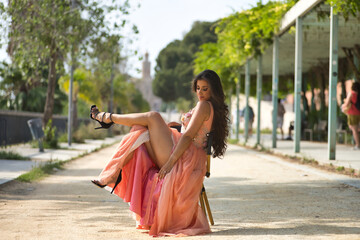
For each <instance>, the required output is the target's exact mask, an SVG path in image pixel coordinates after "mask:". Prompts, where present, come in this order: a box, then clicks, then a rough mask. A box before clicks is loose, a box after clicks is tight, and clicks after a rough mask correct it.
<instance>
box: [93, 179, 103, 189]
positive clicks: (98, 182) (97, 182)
mask: <svg viewBox="0 0 360 240" xmlns="http://www.w3.org/2000/svg"><path fill="white" fill-rule="evenodd" d="M91 182H92V183H93V184H95V185H96V186H98V187H99V188H104V187H106V185H103V184H101V182H100V181H99V180H91Z"/></svg>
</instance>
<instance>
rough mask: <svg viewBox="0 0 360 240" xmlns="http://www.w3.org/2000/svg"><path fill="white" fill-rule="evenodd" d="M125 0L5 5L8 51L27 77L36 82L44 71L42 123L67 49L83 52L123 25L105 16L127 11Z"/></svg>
mask: <svg viewBox="0 0 360 240" xmlns="http://www.w3.org/2000/svg"><path fill="white" fill-rule="evenodd" d="M128 8H129V3H128V1H124V2H123V3H122V4H115V2H114V1H112V3H111V5H110V6H108V5H107V4H106V3H103V2H102V1H87V0H82V1H81V0H69V1H64V0H36V1H35V0H30V1H29V0H16V1H15V0H11V1H9V4H8V6H7V7H6V8H5V11H6V13H7V16H8V18H9V19H11V24H10V27H9V30H8V33H9V36H8V38H9V44H8V52H9V54H10V56H11V59H12V62H13V63H14V64H15V65H17V66H18V67H19V68H20V69H21V70H22V71H23V72H24V75H25V76H27V77H29V78H28V79H35V80H37V81H39V79H41V77H42V76H39V73H41V72H43V71H44V70H46V71H47V72H48V76H47V95H46V103H45V108H44V122H47V121H48V120H49V119H51V116H52V113H53V106H54V91H55V87H56V81H57V74H58V71H59V70H61V69H62V66H63V62H64V59H65V57H66V56H67V54H68V53H69V52H72V54H73V53H74V52H77V53H80V52H85V50H86V49H87V46H88V43H89V41H90V40H91V39H93V38H96V37H98V36H99V35H101V34H102V33H104V32H109V31H110V29H120V28H121V27H122V26H123V24H120V25H119V24H114V25H113V26H110V24H107V22H106V15H107V14H109V13H110V12H117V13H120V14H122V15H124V14H128V11H127V9H128Z"/></svg>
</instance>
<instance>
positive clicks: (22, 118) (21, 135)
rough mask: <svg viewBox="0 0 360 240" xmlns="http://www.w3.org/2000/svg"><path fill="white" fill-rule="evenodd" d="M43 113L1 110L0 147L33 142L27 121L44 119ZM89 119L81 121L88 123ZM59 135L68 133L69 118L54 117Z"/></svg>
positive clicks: (54, 124)
mask: <svg viewBox="0 0 360 240" xmlns="http://www.w3.org/2000/svg"><path fill="white" fill-rule="evenodd" d="M42 117H43V114H42V113H34V112H19V111H7V110H0V146H6V145H11V144H17V143H24V142H28V141H31V140H32V136H31V132H30V129H29V126H28V124H27V121H28V120H30V119H33V118H42ZM89 121H90V120H89V119H79V123H80V122H85V123H88V122H89ZM53 126H55V127H56V129H57V134H59V133H62V132H66V131H67V116H60V115H53Z"/></svg>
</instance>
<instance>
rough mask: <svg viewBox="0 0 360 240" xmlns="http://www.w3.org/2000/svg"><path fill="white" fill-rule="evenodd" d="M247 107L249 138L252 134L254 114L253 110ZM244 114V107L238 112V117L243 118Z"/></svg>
mask: <svg viewBox="0 0 360 240" xmlns="http://www.w3.org/2000/svg"><path fill="white" fill-rule="evenodd" d="M248 107H249V125H248V136H249V137H251V135H252V132H253V130H252V129H253V123H254V119H255V114H254V110H253V108H252V107H251V106H250V105H248ZM245 114H246V107H244V109H243V110H242V111H241V112H240V117H245Z"/></svg>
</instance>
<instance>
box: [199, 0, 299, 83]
mask: <svg viewBox="0 0 360 240" xmlns="http://www.w3.org/2000/svg"><path fill="white" fill-rule="evenodd" d="M296 2H297V0H288V1H275V2H272V1H269V2H268V3H266V4H262V1H259V2H258V3H257V4H256V6H254V7H252V8H251V9H249V10H244V11H241V12H236V13H233V14H231V15H230V16H228V17H225V18H223V19H221V20H220V21H219V22H218V24H217V25H216V29H215V32H216V35H217V36H218V40H217V42H216V43H207V44H204V45H202V46H201V51H199V52H198V53H197V54H196V59H195V61H194V62H195V69H196V70H197V71H199V70H200V69H204V68H211V69H214V70H215V71H217V72H218V73H219V74H220V77H221V78H222V79H223V81H224V86H225V88H227V89H229V88H230V89H231V88H234V83H235V82H237V81H238V77H239V74H240V72H242V71H240V67H242V66H243V65H244V64H245V61H246V59H248V58H251V57H255V58H256V57H257V56H259V55H260V54H262V53H263V52H264V50H265V49H266V48H267V47H268V46H269V45H270V44H272V41H273V37H274V34H275V33H276V32H277V31H278V29H279V25H280V20H281V18H282V17H283V15H284V14H285V13H286V11H288V10H289V9H290V8H291V7H292V6H293V5H294V4H295V3H296Z"/></svg>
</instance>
